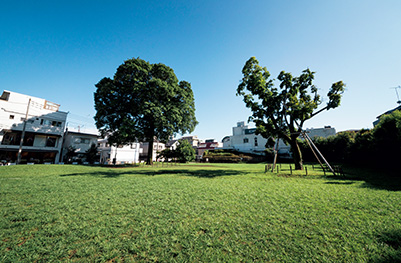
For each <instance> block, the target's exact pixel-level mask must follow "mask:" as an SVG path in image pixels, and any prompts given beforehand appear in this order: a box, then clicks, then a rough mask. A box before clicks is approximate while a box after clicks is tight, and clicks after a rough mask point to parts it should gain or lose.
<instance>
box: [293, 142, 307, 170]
mask: <svg viewBox="0 0 401 263" xmlns="http://www.w3.org/2000/svg"><path fill="white" fill-rule="evenodd" d="M290 146H291V151H292V157H293V159H294V164H295V170H303V169H304V167H303V161H302V153H301V149H300V148H299V145H298V142H297V138H291V142H290Z"/></svg>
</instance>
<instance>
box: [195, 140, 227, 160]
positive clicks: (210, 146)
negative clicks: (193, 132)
mask: <svg viewBox="0 0 401 263" xmlns="http://www.w3.org/2000/svg"><path fill="white" fill-rule="evenodd" d="M221 147H223V143H220V142H216V141H214V139H210V140H206V141H205V142H201V143H199V145H198V152H197V156H196V160H200V159H202V156H203V154H204V153H205V152H206V151H209V150H214V149H216V148H221Z"/></svg>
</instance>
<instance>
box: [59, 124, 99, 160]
mask: <svg viewBox="0 0 401 263" xmlns="http://www.w3.org/2000/svg"><path fill="white" fill-rule="evenodd" d="M98 137H99V136H98V135H97V134H91V133H81V132H71V131H68V130H66V131H65V133H64V143H63V149H62V158H61V159H62V160H63V162H82V161H85V159H86V151H88V150H89V148H90V147H91V145H92V144H95V145H96V146H97V144H98ZM69 149H73V150H74V153H73V154H71V155H70V154H69Z"/></svg>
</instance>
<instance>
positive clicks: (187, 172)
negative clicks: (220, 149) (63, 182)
mask: <svg viewBox="0 0 401 263" xmlns="http://www.w3.org/2000/svg"><path fill="white" fill-rule="evenodd" d="M167 174H176V175H180V176H192V177H198V178H215V177H221V176H234V175H239V174H243V172H241V171H237V170H223V169H199V170H194V169H160V170H129V171H122V170H121V169H116V170H104V171H101V170H99V171H92V172H82V173H71V174H61V175H60V176H63V177H64V176H95V177H100V178H116V177H120V176H122V175H147V176H155V175H167Z"/></svg>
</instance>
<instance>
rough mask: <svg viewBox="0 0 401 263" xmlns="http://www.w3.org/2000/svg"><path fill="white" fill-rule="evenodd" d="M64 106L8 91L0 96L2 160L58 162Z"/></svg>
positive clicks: (64, 114)
mask: <svg viewBox="0 0 401 263" xmlns="http://www.w3.org/2000/svg"><path fill="white" fill-rule="evenodd" d="M59 107H60V105H58V104H55V103H53V102H50V101H48V100H46V99H41V98H37V97H33V96H29V95H24V94H20V93H17V92H12V91H7V90H4V91H3V93H2V95H1V97H0V161H1V162H3V163H4V162H8V163H16V162H17V160H18V152H19V150H20V143H21V139H22V147H21V150H22V152H21V154H20V157H21V163H58V162H59V159H60V153H61V147H62V141H63V133H64V127H65V124H66V119H67V112H62V111H59Z"/></svg>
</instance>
